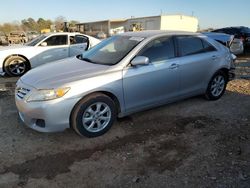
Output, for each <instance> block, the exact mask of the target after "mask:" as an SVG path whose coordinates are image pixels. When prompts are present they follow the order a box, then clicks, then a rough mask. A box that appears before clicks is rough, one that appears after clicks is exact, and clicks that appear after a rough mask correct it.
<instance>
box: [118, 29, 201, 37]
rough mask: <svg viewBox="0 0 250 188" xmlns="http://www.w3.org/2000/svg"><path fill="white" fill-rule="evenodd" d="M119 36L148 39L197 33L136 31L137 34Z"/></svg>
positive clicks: (128, 33) (129, 33)
mask: <svg viewBox="0 0 250 188" xmlns="http://www.w3.org/2000/svg"><path fill="white" fill-rule="evenodd" d="M119 35H122V36H131V37H143V38H150V37H153V36H158V35H159V36H161V35H197V33H193V32H186V31H167V30H147V31H137V32H125V33H122V34H119Z"/></svg>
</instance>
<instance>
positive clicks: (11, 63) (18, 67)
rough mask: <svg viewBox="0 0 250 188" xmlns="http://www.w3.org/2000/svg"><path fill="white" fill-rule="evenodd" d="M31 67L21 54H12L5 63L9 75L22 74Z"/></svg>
mask: <svg viewBox="0 0 250 188" xmlns="http://www.w3.org/2000/svg"><path fill="white" fill-rule="evenodd" d="M29 69H30V67H29V62H27V60H26V59H25V58H23V57H21V56H11V57H9V58H8V59H7V60H6V61H5V63H4V70H5V72H6V73H7V74H8V75H9V76H22V75H23V74H25V73H26V72H27V71H28V70H29Z"/></svg>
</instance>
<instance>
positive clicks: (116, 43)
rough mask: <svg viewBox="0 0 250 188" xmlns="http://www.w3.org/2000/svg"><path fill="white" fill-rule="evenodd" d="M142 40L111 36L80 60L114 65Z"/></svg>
mask: <svg viewBox="0 0 250 188" xmlns="http://www.w3.org/2000/svg"><path fill="white" fill-rule="evenodd" d="M142 40H143V38H140V37H130V36H119V35H118V36H113V37H110V38H108V39H106V40H104V41H103V42H101V43H99V44H98V45H96V46H95V47H93V48H92V49H90V50H89V51H87V52H85V53H83V54H82V56H81V59H82V60H84V61H88V62H91V63H97V64H103V65H114V64H117V63H118V62H119V61H121V60H122V59H123V58H124V57H125V56H126V55H127V54H128V53H129V52H130V51H131V50H132V49H133V48H134V47H135V46H137V45H138V44H139V43H140V42H141V41H142Z"/></svg>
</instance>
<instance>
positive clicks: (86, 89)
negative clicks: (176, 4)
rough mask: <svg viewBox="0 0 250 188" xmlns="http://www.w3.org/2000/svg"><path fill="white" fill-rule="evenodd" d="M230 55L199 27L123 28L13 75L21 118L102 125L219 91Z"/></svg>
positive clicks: (82, 131) (96, 128)
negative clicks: (86, 48)
mask: <svg viewBox="0 0 250 188" xmlns="http://www.w3.org/2000/svg"><path fill="white" fill-rule="evenodd" d="M233 61H234V58H233V55H232V54H231V53H230V52H229V50H228V49H227V48H226V47H224V46H223V45H221V44H219V43H218V42H216V41H214V40H213V39H210V38H207V37H206V36H204V35H202V34H195V33H186V32H167V31H144V32H134V33H132V32H131V33H124V34H120V35H116V36H113V37H111V38H108V39H106V40H104V41H102V42H101V43H99V44H98V45H97V46H95V47H93V48H92V49H90V50H89V51H87V52H85V53H83V54H82V55H79V56H76V57H73V58H67V59H64V60H60V61H57V62H54V63H50V64H47V65H44V66H40V67H38V68H35V69H33V70H31V71H29V72H28V73H27V74H25V75H24V76H22V77H21V78H20V79H19V81H18V82H17V87H16V94H15V99H16V105H17V108H18V111H19V115H20V118H21V119H22V120H23V122H24V123H25V124H26V125H28V126H29V127H31V128H33V129H35V130H37V131H41V132H54V131H62V130H64V129H66V128H70V127H71V128H73V129H74V130H75V131H76V133H78V134H79V135H84V136H87V137H96V136H100V135H102V134H104V133H106V132H107V131H108V130H109V129H110V127H111V126H112V124H113V122H114V121H115V119H116V118H117V117H123V116H127V115H129V114H131V113H134V112H138V111H142V110H145V109H149V108H152V107H156V106H159V105H163V104H166V103H170V102H173V101H177V100H180V99H183V98H187V97H191V96H195V95H200V94H204V96H205V97H206V98H207V99H209V100H217V99H219V98H220V97H221V96H222V95H223V93H224V91H225V88H226V85H227V82H228V81H229V80H230V79H232V78H233V77H234V71H233V69H234V66H233Z"/></svg>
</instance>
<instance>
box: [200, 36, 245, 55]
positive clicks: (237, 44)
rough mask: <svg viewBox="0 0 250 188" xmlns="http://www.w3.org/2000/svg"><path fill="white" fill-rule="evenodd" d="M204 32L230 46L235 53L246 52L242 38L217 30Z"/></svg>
mask: <svg viewBox="0 0 250 188" xmlns="http://www.w3.org/2000/svg"><path fill="white" fill-rule="evenodd" d="M203 34H204V35H206V36H208V37H210V38H212V39H214V40H216V41H218V42H220V43H221V44H223V45H224V46H226V47H228V48H229V49H230V51H231V52H232V53H233V54H235V55H239V54H242V53H243V52H244V45H243V42H242V40H240V39H238V38H235V37H234V35H228V34H225V33H215V32H207V33H203Z"/></svg>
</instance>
